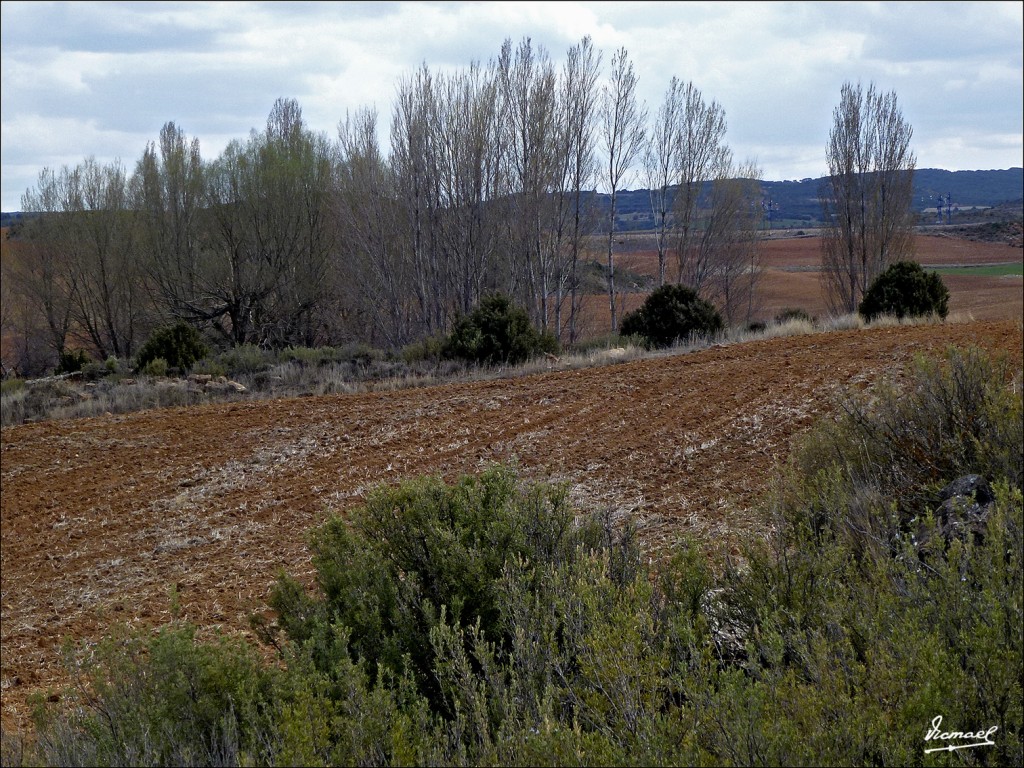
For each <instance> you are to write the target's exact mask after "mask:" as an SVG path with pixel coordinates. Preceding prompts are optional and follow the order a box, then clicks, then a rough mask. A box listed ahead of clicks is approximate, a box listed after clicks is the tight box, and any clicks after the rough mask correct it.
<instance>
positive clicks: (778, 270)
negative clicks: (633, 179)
mask: <svg viewBox="0 0 1024 768" xmlns="http://www.w3.org/2000/svg"><path fill="white" fill-rule="evenodd" d="M650 240H651V239H650V238H649V237H648V238H646V239H639V238H638V239H636V240H635V241H627V243H628V244H627V245H626V246H625V247H626V248H630V247H632V248H635V249H636V250H633V251H632V252H629V253H624V254H623V255H622V256H621V257H620V259H619V262H620V264H621V265H622V266H623V268H624V269H629V270H632V271H634V272H637V273H640V274H644V275H657V274H658V256H657V251H655V250H650V249H649V248H650V244H651V243H650ZM915 246H916V253H917V260H918V261H919V262H920V263H921V264H923V265H925V266H926V267H933V268H934V267H939V266H971V265H979V264H1006V263H1015V264H1020V263H1021V262H1022V259H1024V256H1022V251H1021V248H1020V246H1014V245H1007V244H1006V243H990V242H973V241H970V240H965V239H961V238H958V237H952V236H946V235H917V236H916V238H915ZM761 253H762V257H761V258H762V262H761V263H762V269H763V272H762V273H761V282H760V284H759V285H758V294H757V298H758V306H759V310H758V311H756V312H755V316H754V319H755V320H770V319H772V318H773V317H775V316H776V315H777V314H778V313H779V312H780V311H782V310H783V309H788V308H799V309H803V310H804V311H805V312H807V313H808V314H811V315H815V316H818V317H823V316H826V315H828V314H829V313H828V304H827V302H826V298H825V294H824V293H823V292H822V286H821V280H820V274H821V273H820V271H819V269H820V267H821V250H820V240H819V239H818V238H817V237H810V236H808V237H775V238H772V239H769V240H765V241H764V243H763V244H762V252H761ZM674 272H675V266H674V264H673V263H672V262H671V260H670V264H669V271H668V274H669V275H670V276H671V275H672V274H674ZM942 279H943V280H944V281H945V283H946V286H947V287H948V288H949V292H950V306H949V311H950V312H951V313H953V314H957V313H960V314H962V315H964V316H969V317H973V318H974V319H977V320H1000V319H1016V318H1020V317H1021V316H1024V280H1022V279H1021V278H1020V277H1013V276H1011V277H985V276H980V275H971V276H968V275H943V276H942ZM633 296H638V299H637V300H636V303H638V304H639V302H640V301H642V299H643V295H638V294H633ZM605 312H606V313H607V310H605ZM593 322H594V324H595V325H600V322H599V321H598V320H597V319H596V316H595V319H594V320H593ZM604 327H605V329H607V327H608V319H607V317H604Z"/></svg>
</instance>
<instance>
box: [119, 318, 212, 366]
mask: <svg viewBox="0 0 1024 768" xmlns="http://www.w3.org/2000/svg"><path fill="white" fill-rule="evenodd" d="M209 351H210V350H209V347H207V346H206V344H205V343H204V342H203V339H202V336H200V335H199V331H197V330H196V329H195V328H193V327H192V326H191V325H189V324H188V323H181V322H179V323H176V324H175V325H172V326H168V327H165V328H160V329H158V330H156V331H154V332H153V335H152V336H150V337H149V339H148V340H147V341H146V343H145V344H143V345H142V349H140V350H139V353H138V355H137V356H136V358H135V367H136V370H139V371H141V370H142V369H143V368H145V367H146V364H147V363H149V362H150V361H152V360H156V359H157V358H159V357H162V358H163V359H164V360H165V361H166V362H167V365H168V366H169V367H170V368H174V369H177V370H179V371H187V370H188V369H190V368H191V367H192V365H193V364H194V363H195V362H196V361H197V360H201V359H202V358H204V357H206V355H207V354H208V353H209Z"/></svg>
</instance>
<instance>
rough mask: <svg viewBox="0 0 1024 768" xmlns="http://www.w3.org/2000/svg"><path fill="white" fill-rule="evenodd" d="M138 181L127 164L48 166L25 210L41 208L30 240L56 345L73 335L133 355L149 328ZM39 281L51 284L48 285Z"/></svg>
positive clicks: (105, 350)
mask: <svg viewBox="0 0 1024 768" xmlns="http://www.w3.org/2000/svg"><path fill="white" fill-rule="evenodd" d="M133 199H134V197H133V194H132V191H131V182H130V179H129V177H128V175H127V173H126V172H125V169H124V167H123V166H122V165H121V163H120V162H118V161H115V162H113V163H111V164H108V165H104V164H101V163H99V162H97V161H96V159H95V158H92V157H89V158H86V160H85V162H83V163H81V164H80V165H77V166H75V167H74V168H71V167H68V166H64V167H63V168H62V169H61V170H60V171H59V172H57V173H54V172H50V171H44V172H43V173H42V174H40V177H39V184H38V186H37V187H36V188H35V189H33V190H29V191H28V192H26V194H25V195H24V196H23V198H22V208H23V209H24V210H25V211H26V212H32V213H38V214H39V216H37V217H34V218H33V220H32V222H31V233H30V235H29V238H30V239H31V240H34V241H35V243H36V244H37V245H38V248H39V250H38V254H39V255H40V257H41V259H42V262H41V263H40V264H39V265H38V268H34V269H33V270H32V277H31V281H32V282H34V283H35V285H36V290H37V297H38V300H39V301H40V302H41V304H40V306H41V307H42V308H43V309H44V312H45V316H46V318H47V324H48V326H49V328H50V331H51V338H52V339H53V343H54V345H55V347H56V348H58V349H59V348H60V347H61V346H62V343H63V342H62V341H61V337H62V336H64V335H66V336H67V338H68V339H73V340H76V341H77V342H78V344H80V345H82V346H85V347H87V348H89V349H90V350H91V352H92V353H93V354H95V355H98V356H99V357H101V358H105V357H108V356H110V355H116V356H118V357H128V356H130V355H131V354H132V353H133V352H134V350H135V346H136V344H137V343H138V341H139V336H140V334H142V333H144V332H145V330H146V327H145V326H146V323H147V318H148V316H149V314H150V307H149V304H148V302H147V301H146V296H145V291H144V287H143V281H142V274H141V271H140V269H139V261H138V254H137V237H136V234H137V229H136V224H135V216H134V213H133V210H132V205H131V201H132V200H133ZM40 281H45V282H47V283H49V285H48V286H47V287H44V286H43V285H42V284H41V283H40Z"/></svg>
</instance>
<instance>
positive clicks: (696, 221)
mask: <svg viewBox="0 0 1024 768" xmlns="http://www.w3.org/2000/svg"><path fill="white" fill-rule="evenodd" d="M680 99H681V101H682V112H681V114H680V125H679V132H678V137H679V150H678V152H677V154H676V158H677V162H678V170H677V173H676V179H677V181H678V187H677V188H676V190H675V197H674V199H673V209H672V225H673V228H674V229H675V236H676V237H675V240H676V243H675V245H676V248H675V250H676V258H677V259H678V264H679V271H678V275H677V279H678V281H679V282H680V283H684V284H686V285H688V286H690V287H691V288H693V289H694V290H695V291H697V292H698V293H700V292H701V289H702V287H703V282H704V279H705V278H706V276H707V270H708V264H707V262H706V260H705V259H706V257H707V256H708V251H707V249H701V248H700V247H698V246H699V244H700V242H701V239H702V237H703V236H704V234H703V230H706V227H704V226H703V224H702V223H701V221H700V216H701V211H702V208H704V209H706V207H707V204H706V201H705V202H704V203H703V204H702V201H701V198H702V196H703V195H704V194H705V193H706V191H707V188H708V186H709V183H710V182H711V181H712V180H713V179H716V178H721V177H722V175H723V173H724V172H725V169H727V168H728V166H729V163H730V162H731V159H732V155H731V153H730V151H729V148H728V146H726V144H725V129H726V125H725V111H724V110H723V109H722V107H721V106H720V105H719V104H718V103H717V102H715V101H712V102H711V103H710V104H708V103H706V102H705V101H704V97H703V95H702V94H701V92H700V90H699V89H698V88H697V87H696V86H695V85H694V84H693V83H692V82H689V83H687V84H686V85H685V86H683V87H682V89H681V94H680Z"/></svg>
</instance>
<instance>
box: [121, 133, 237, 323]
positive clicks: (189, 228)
mask: <svg viewBox="0 0 1024 768" xmlns="http://www.w3.org/2000/svg"><path fill="white" fill-rule="evenodd" d="M136 179H137V185H136V192H137V194H136V200H135V208H136V210H138V211H139V214H140V216H139V224H140V232H139V234H140V238H141V243H142V245H143V246H144V248H143V251H144V255H143V266H144V269H145V271H146V274H147V275H148V277H149V281H150V285H151V286H152V288H153V293H154V297H153V298H154V300H155V302H156V303H157V304H158V305H159V306H160V307H161V309H162V311H163V312H164V313H165V314H167V315H169V316H170V317H173V318H177V319H181V320H186V321H189V322H196V323H201V322H204V321H208V320H210V319H211V318H212V317H215V316H216V314H217V308H216V307H211V306H210V305H209V302H208V301H207V299H206V295H205V292H204V290H203V269H204V260H203V252H202V251H203V240H204V236H205V233H204V229H203V226H204V216H205V211H204V208H205V203H206V188H205V179H204V172H203V162H202V158H201V156H200V152H199V140H198V139H192V140H191V141H189V139H188V138H187V137H186V136H185V133H184V131H182V130H181V129H180V128H178V127H177V126H176V125H175V124H174V123H172V122H171V123H166V124H165V125H164V127H163V128H162V129H161V130H160V138H159V141H158V142H157V143H156V144H149V145H147V147H146V149H145V152H144V153H143V155H142V159H141V160H140V161H139V163H138V166H137V168H136Z"/></svg>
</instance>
